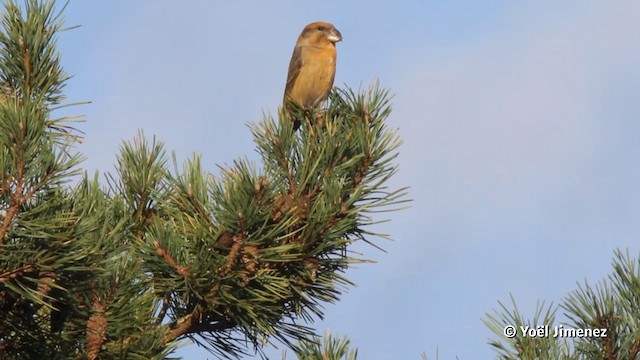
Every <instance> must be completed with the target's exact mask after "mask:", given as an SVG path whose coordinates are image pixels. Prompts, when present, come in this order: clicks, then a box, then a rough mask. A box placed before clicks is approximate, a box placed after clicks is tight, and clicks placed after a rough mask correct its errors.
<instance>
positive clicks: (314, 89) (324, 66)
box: [292, 48, 336, 107]
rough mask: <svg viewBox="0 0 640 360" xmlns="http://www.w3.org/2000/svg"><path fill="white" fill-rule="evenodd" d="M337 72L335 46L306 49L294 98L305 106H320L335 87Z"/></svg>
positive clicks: (293, 94)
mask: <svg viewBox="0 0 640 360" xmlns="http://www.w3.org/2000/svg"><path fill="white" fill-rule="evenodd" d="M331 50H333V51H331ZM335 72H336V53H335V48H333V49H315V48H309V49H304V50H303V54H302V66H301V68H300V73H299V74H298V78H297V79H296V83H295V85H294V88H293V91H292V96H293V98H295V99H297V100H298V101H299V102H300V103H301V104H302V105H303V106H304V107H318V106H319V105H320V104H321V103H322V102H324V101H325V100H326V99H327V96H328V95H329V91H331V88H332V87H333V80H334V78H335Z"/></svg>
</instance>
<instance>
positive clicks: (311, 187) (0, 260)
mask: <svg viewBox="0 0 640 360" xmlns="http://www.w3.org/2000/svg"><path fill="white" fill-rule="evenodd" d="M63 10H64V7H63ZM1 21H2V29H1V31H0V84H1V85H2V89H1V90H2V93H1V99H0V127H1V128H0V166H1V167H2V171H1V173H0V177H1V178H0V184H1V186H0V314H2V315H1V316H0V358H2V359H70V358H73V359H116V358H117V359H164V358H167V357H168V356H170V354H171V352H172V351H173V350H174V349H175V347H176V345H177V344H178V343H179V342H180V341H181V340H184V339H192V340H194V341H196V342H198V343H199V344H201V345H204V346H206V348H207V349H209V350H210V351H211V352H212V353H213V354H214V355H217V356H219V357H224V358H233V357H237V356H239V355H241V354H244V353H247V352H249V351H251V350H252V348H253V349H255V350H257V351H258V352H259V353H261V348H262V347H263V346H264V344H265V343H267V342H270V341H281V342H284V343H285V344H287V345H289V346H293V344H294V341H298V340H305V339H312V338H313V335H314V332H313V329H312V328H310V327H308V324H310V323H311V322H312V321H313V319H315V318H322V316H323V308H322V304H324V303H328V302H335V301H337V300H339V298H340V295H341V292H342V291H344V289H345V288H346V287H348V286H349V285H352V284H351V282H350V281H349V280H348V279H347V278H346V277H345V276H344V272H345V271H346V270H347V269H348V268H349V266H350V265H351V264H353V263H356V262H361V261H365V260H363V259H359V258H356V257H355V255H354V254H353V253H351V252H350V251H349V246H350V245H351V244H353V243H354V242H356V241H365V242H367V243H371V244H373V243H372V238H373V237H376V236H382V237H385V236H386V235H384V234H375V233H372V232H370V231H369V230H367V228H368V227H369V226H370V225H371V224H374V223H375V222H376V221H377V220H376V219H373V218H372V214H373V213H375V212H378V211H382V210H393V209H397V207H398V206H400V205H401V204H402V203H403V202H404V201H405V194H406V192H405V189H395V190H394V189H388V188H387V187H386V186H387V185H386V184H387V182H388V180H389V179H390V178H391V177H392V176H393V174H394V173H395V172H396V170H397V168H396V165H395V164H394V163H393V161H394V158H395V157H396V155H397V148H398V146H399V145H400V140H399V138H398V136H397V135H396V133H395V131H392V130H390V129H389V128H388V127H387V126H386V124H385V120H386V118H387V117H388V115H389V113H390V110H391V107H390V103H389V100H390V96H389V94H388V91H386V90H383V89H381V88H379V87H377V86H373V87H371V88H370V89H367V90H365V91H360V92H357V93H356V92H353V91H351V90H348V89H347V90H335V91H334V92H333V93H332V95H331V99H332V101H331V105H330V107H329V108H328V109H327V110H326V111H323V112H321V113H318V114H311V115H305V116H306V117H305V118H304V119H301V120H304V121H302V122H303V126H302V127H301V129H300V130H298V131H294V130H293V127H292V124H291V122H290V121H288V120H286V117H284V116H283V114H279V115H280V116H279V119H278V120H276V119H273V118H272V117H270V116H265V118H264V119H263V120H262V121H261V122H259V123H257V124H253V125H252V127H251V132H252V135H253V137H254V140H255V143H256V146H257V151H258V152H259V154H260V157H261V163H260V164H259V165H257V164H253V163H251V162H249V161H248V160H246V159H240V160H236V161H233V163H232V165H231V166H229V167H225V168H223V169H222V170H221V173H220V175H219V176H214V175H212V174H209V173H207V172H205V171H204V170H203V167H202V165H201V162H200V159H199V157H198V156H193V158H192V159H190V160H189V161H187V162H186V163H185V164H184V165H182V166H179V165H178V164H177V161H176V160H175V156H167V153H166V151H165V148H164V146H163V144H162V143H161V142H160V141H158V140H156V139H155V138H153V139H151V140H149V139H147V138H146V137H145V136H144V134H142V133H140V134H139V135H138V136H137V137H136V138H135V139H134V140H133V141H130V142H124V143H123V144H122V146H121V149H120V152H119V155H118V157H117V165H116V171H115V172H114V173H110V174H107V176H106V178H107V181H104V182H100V181H99V179H100V177H99V176H98V175H97V174H96V175H94V176H89V175H87V174H86V173H83V172H82V169H81V168H80V165H81V162H82V160H83V157H82V155H81V154H79V153H78V151H77V150H76V148H75V147H74V146H75V144H76V143H77V142H79V141H80V140H81V135H82V133H81V132H80V131H79V130H77V129H76V128H75V126H77V125H75V124H74V122H76V121H78V118H77V117H72V116H59V115H57V114H59V113H60V112H61V111H62V110H61V108H63V107H67V106H69V105H71V104H68V103H66V102H65V101H66V99H65V97H64V95H63V93H62V90H63V89H64V85H65V83H66V81H67V80H68V79H69V76H67V75H66V73H65V72H64V71H63V69H62V68H61V66H60V55H59V54H58V52H57V51H56V36H57V35H58V34H59V33H60V32H61V31H63V30H65V29H64V28H63V24H62V19H61V11H60V12H58V11H56V7H55V5H54V3H53V2H44V1H38V0H25V4H24V6H21V4H18V3H17V2H16V1H15V0H9V1H7V2H6V3H5V5H4V11H3V13H2V15H1ZM65 111H66V110H65ZM318 119H321V120H322V121H317V120H318Z"/></svg>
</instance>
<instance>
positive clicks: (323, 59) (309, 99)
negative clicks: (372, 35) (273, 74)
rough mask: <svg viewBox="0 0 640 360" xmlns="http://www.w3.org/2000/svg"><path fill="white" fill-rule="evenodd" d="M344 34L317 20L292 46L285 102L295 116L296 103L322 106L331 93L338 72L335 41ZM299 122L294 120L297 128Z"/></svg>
mask: <svg viewBox="0 0 640 360" xmlns="http://www.w3.org/2000/svg"><path fill="white" fill-rule="evenodd" d="M341 40H342V34H340V31H338V29H336V28H335V27H334V26H333V25H331V24H329V23H327V22H322V21H319V22H314V23H311V24H309V25H307V26H305V28H304V30H302V33H301V34H300V36H299V37H298V42H296V46H295V48H294V49H293V55H292V56H291V62H290V63H289V73H288V75H287V85H286V87H285V90H284V105H285V109H286V110H287V112H288V113H289V114H290V116H292V115H291V114H293V111H294V109H295V106H296V105H297V106H299V107H302V108H304V109H317V108H319V107H320V106H321V105H322V104H323V103H324V102H325V101H326V100H327V97H328V96H329V92H330V91H331V88H332V87H333V79H334V78H335V75H336V45H335V44H336V43H337V42H338V41H341ZM299 126H300V121H299V120H296V121H295V122H294V128H295V129H297V128H298V127H299Z"/></svg>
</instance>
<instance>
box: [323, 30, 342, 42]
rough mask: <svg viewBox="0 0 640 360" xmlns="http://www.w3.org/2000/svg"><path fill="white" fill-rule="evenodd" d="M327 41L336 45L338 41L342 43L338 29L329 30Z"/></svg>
mask: <svg viewBox="0 0 640 360" xmlns="http://www.w3.org/2000/svg"><path fill="white" fill-rule="evenodd" d="M327 39H329V41H331V42H332V43H337V42H338V41H342V34H340V31H338V29H333V30H331V33H330V34H329V36H327Z"/></svg>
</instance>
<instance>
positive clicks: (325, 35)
mask: <svg viewBox="0 0 640 360" xmlns="http://www.w3.org/2000/svg"><path fill="white" fill-rule="evenodd" d="M300 40H302V41H303V42H307V43H311V44H320V43H327V42H329V43H332V44H335V43H337V42H338V41H342V34H341V33H340V31H338V29H336V28H335V26H333V25H331V24H330V23H328V22H324V21H318V22H314V23H311V24H309V25H307V26H305V28H304V30H302V34H300Z"/></svg>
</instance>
